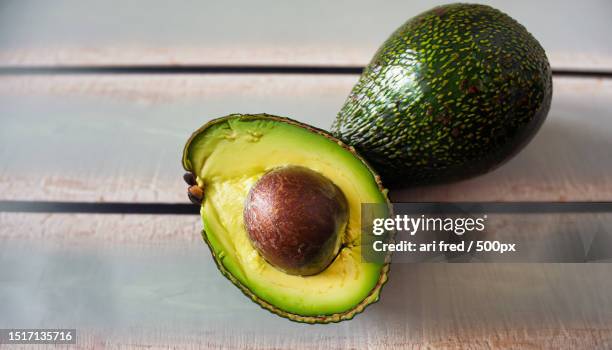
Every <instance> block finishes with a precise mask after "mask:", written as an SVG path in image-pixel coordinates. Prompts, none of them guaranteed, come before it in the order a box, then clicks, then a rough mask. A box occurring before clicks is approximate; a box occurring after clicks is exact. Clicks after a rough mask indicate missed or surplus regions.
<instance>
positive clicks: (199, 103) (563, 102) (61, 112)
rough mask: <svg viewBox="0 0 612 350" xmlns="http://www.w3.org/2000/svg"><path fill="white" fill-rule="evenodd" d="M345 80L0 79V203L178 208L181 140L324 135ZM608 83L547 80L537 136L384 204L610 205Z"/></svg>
mask: <svg viewBox="0 0 612 350" xmlns="http://www.w3.org/2000/svg"><path fill="white" fill-rule="evenodd" d="M356 79H357V77H353V76H340V77H339V76H291V75H289V76H285V75H283V76H279V75H262V76H260V75H248V76H227V75H220V76H191V75H175V76H147V75H145V76H50V77H27V78H24V77H16V76H15V77H14V76H4V77H0V115H1V116H2V121H1V123H2V128H0V157H1V158H2V162H1V163H0V199H3V200H8V199H15V200H17V199H19V200H74V201H96V202H105V201H128V202H184V201H185V200H186V198H185V187H184V184H183V182H182V180H181V176H182V173H183V171H182V167H181V165H180V156H181V152H182V147H183V145H184V142H185V140H186V139H187V137H188V135H189V134H190V133H191V132H192V131H193V130H195V129H196V128H197V127H199V126H200V125H202V124H203V123H205V122H206V121H208V120H210V119H212V118H215V117H219V116H223V115H226V114H229V113H234V112H241V113H260V112H267V113H271V114H278V115H283V116H288V117H292V118H294V119H298V120H300V121H303V122H306V123H309V124H312V125H315V126H317V127H321V128H327V127H329V125H331V122H332V120H333V118H334V116H335V113H336V112H337V111H338V110H339V109H340V106H341V105H342V103H343V102H344V99H345V97H346V96H347V95H348V92H349V91H350V88H351V86H352V85H353V83H354V82H355V80H356ZM611 100H612V82H611V81H610V80H605V79H602V80H599V79H575V78H555V81H554V96H553V106H552V109H551V112H550V114H549V116H548V120H547V121H546V123H545V124H544V126H543V128H542V130H541V131H540V132H539V134H538V135H537V136H536V137H535V139H534V140H533V141H532V142H531V143H530V144H529V145H528V146H527V147H526V148H525V149H524V150H523V151H522V152H521V153H520V154H519V155H518V156H517V157H515V158H514V159H512V160H511V161H510V162H508V163H507V164H505V165H503V166H502V167H501V168H499V169H498V170H495V171H493V172H492V173H489V174H487V175H484V176H481V177H478V178H474V179H471V180H467V181H463V182H459V183H454V184H449V185H439V186H429V187H420V188H408V189H404V190H394V191H392V192H391V197H392V199H393V200H395V201H530V200H540V201H547V200H548V201H566V200H567V201H572V200H586V201H588V200H599V201H606V200H612V177H611V176H610V174H611V173H612V154H611V153H610V152H609V150H610V149H612V141H610V137H609V135H610V133H611V132H612V109H610V101H611Z"/></svg>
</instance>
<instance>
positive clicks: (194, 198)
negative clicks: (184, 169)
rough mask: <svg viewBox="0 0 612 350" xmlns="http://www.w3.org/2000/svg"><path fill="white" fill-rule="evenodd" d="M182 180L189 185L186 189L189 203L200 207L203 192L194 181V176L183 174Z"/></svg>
mask: <svg viewBox="0 0 612 350" xmlns="http://www.w3.org/2000/svg"><path fill="white" fill-rule="evenodd" d="M183 180H185V182H186V183H187V185H189V187H188V188H187V197H189V200H190V201H191V203H193V204H196V205H202V200H203V199H204V191H203V190H202V188H201V187H200V186H198V183H197V181H196V178H195V175H194V174H193V173H192V172H188V173H185V175H183Z"/></svg>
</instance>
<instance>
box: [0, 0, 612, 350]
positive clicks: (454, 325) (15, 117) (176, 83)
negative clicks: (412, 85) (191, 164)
mask: <svg viewBox="0 0 612 350" xmlns="http://www.w3.org/2000/svg"><path fill="white" fill-rule="evenodd" d="M434 3H437V2H435V1H423V2H419V3H416V2H408V1H399V0H394V1H388V2H385V3H384V5H383V4H382V3H377V2H374V1H367V0H359V1H352V2H329V3H328V2H324V1H321V2H318V1H309V2H301V3H289V2H285V3H281V2H272V1H264V2H257V3H255V2H248V1H238V2H236V3H233V4H226V3H224V2H211V1H208V2H200V1H194V0H185V1H175V2H162V1H154V2H152V1H145V0H135V1H130V2H120V1H89V2H82V1H76V0H75V1H68V0H63V1H54V2H44V3H41V2H36V3H35V2H34V1H14V2H7V3H6V4H5V3H3V4H2V5H0V24H1V25H2V30H0V201H2V202H1V203H2V205H0V209H2V208H4V209H3V210H4V211H3V212H0V242H1V245H0V328H18V327H23V328H35V327H41V328H42V327H51V328H58V327H64V328H77V329H78V331H79V341H78V347H80V348H106V347H108V348H123V347H128V348H131V347H147V348H165V347H168V346H171V345H178V346H180V347H186V348H249V349H288V348H305V349H311V348H325V349H370V348H371V349H379V348H380V349H395V348H398V349H410V348H415V349H416V348H467V349H507V348H517V349H518V348H528V349H539V348H551V349H574V348H585V349H608V348H612V267H611V266H610V265H608V264H433V263H432V264H396V265H394V266H393V267H392V270H391V276H390V282H389V283H388V285H387V286H386V287H385V288H384V291H383V294H382V300H381V301H380V302H379V303H377V304H376V305H373V306H371V307H370V308H369V309H368V310H367V312H365V313H364V314H362V315H359V316H357V317H356V318H355V319H354V320H352V321H350V322H343V323H340V324H333V325H316V326H310V325H302V324H296V323H292V322H289V321H287V320H285V319H282V318H279V317H277V316H274V315H272V314H270V313H268V312H266V311H264V310H261V309H260V308H259V307H258V306H257V305H255V304H253V303H251V302H250V301H249V300H247V298H245V297H244V296H243V295H242V294H241V293H240V292H239V291H238V289H236V288H235V287H233V286H232V285H231V284H230V283H229V282H228V281H227V280H225V279H224V278H223V277H222V276H221V275H220V274H219V273H218V272H217V271H216V268H215V266H214V263H213V261H212V260H211V258H210V254H209V252H208V249H207V248H206V247H205V245H204V244H203V243H202V242H201V239H200V235H199V231H200V229H201V224H200V221H199V217H198V216H197V215H148V214H145V215H136V214H130V213H127V212H124V213H120V212H117V213H113V214H101V213H87V214H83V213H81V214H79V213H74V212H58V211H53V210H51V211H49V212H44V213H27V212H10V211H9V210H7V208H9V207H10V205H11V203H13V204H14V203H15V201H28V202H32V203H33V204H36V203H39V202H46V201H51V202H64V201H70V202H91V203H98V204H97V205H99V207H98V208H104V205H105V203H110V202H123V203H129V204H132V206H131V208H137V207H138V206H141V205H142V204H143V203H185V201H186V198H185V186H184V184H183V183H182V180H181V175H182V169H181V165H180V153H181V151H182V146H183V144H184V142H185V140H186V138H187V136H188V135H189V133H190V132H191V131H192V130H194V129H195V128H197V127H198V126H200V125H201V124H203V123H204V122H206V121H207V120H209V119H212V118H214V117H218V116H222V115H225V114H229V113H233V112H243V113H257V112H267V113H271V114H278V115H284V116H289V117H292V118H295V119H298V120H300V121H303V122H306V123H309V124H313V125H315V126H318V127H322V128H327V127H329V126H330V124H331V121H332V120H333V118H334V116H335V114H336V112H337V111H338V110H339V108H340V106H341V105H342V103H343V102H344V99H345V98H346V96H347V95H348V92H349V90H350V88H351V87H352V85H353V84H354V83H355V82H356V80H357V78H358V75H355V74H329V73H330V72H331V73H333V72H336V73H342V71H341V70H338V69H335V68H333V69H331V71H328V74H296V73H295V72H294V73H293V74H290V72H289V73H287V70H286V69H285V70H284V73H283V68H282V67H286V66H319V67H320V66H324V67H338V66H341V67H349V68H350V67H360V66H362V65H364V64H366V63H367V62H368V60H369V58H370V57H371V55H372V54H373V52H374V51H375V49H376V48H377V46H378V45H379V44H380V43H381V42H382V41H383V40H384V39H385V38H386V37H387V36H388V34H389V33H390V32H391V31H392V30H393V29H395V28H396V27H397V26H399V25H400V24H401V23H402V22H403V21H405V20H406V19H407V18H409V17H411V16H413V15H415V14H417V13H419V12H420V11H422V10H425V9H428V8H430V7H432V6H433V5H434ZM491 4H492V5H493V6H495V7H498V8H500V9H503V10H504V11H506V12H507V13H509V14H511V15H512V16H513V17H515V18H516V19H517V20H519V21H520V22H521V23H523V24H524V25H525V26H526V27H527V28H529V30H530V31H531V32H532V33H533V34H534V35H535V36H536V37H537V38H538V39H539V40H540V41H541V43H542V44H543V46H544V47H545V48H546V50H547V53H548V55H549V58H550V61H551V64H552V66H553V68H554V70H555V72H556V73H557V74H556V75H555V77H554V98H553V106H552V110H551V112H550V114H549V117H548V120H547V122H546V123H545V125H544V126H543V128H542V130H541V132H540V133H539V134H538V135H537V137H536V138H535V139H534V140H533V142H531V143H530V144H529V146H528V147H527V148H526V149H525V150H524V151H523V152H521V153H520V154H519V155H518V156H517V157H516V158H514V159H513V160H512V161H510V162H509V163H508V164H506V165H504V166H503V167H502V168H500V169H498V170H496V171H494V172H492V173H490V174H487V175H484V176H481V177H479V178H476V179H472V180H467V181H463V182H460V183H455V184H450V185H440V186H430V187H423V188H413V189H405V190H398V191H394V192H392V193H391V197H392V199H393V200H395V201H554V202H556V201H610V200H612V175H611V174H612V80H611V79H610V77H611V76H612V73H611V72H612V45H611V44H610V40H609V36H610V28H609V16H610V14H611V13H612V3H610V2H609V1H605V0H602V1H584V2H576V1H542V2H537V3H534V2H532V1H514V2H506V1H504V2H502V1H493V2H491ZM179 65H182V66H183V67H184V68H177V67H178V66H179ZM219 65H229V66H234V67H250V66H253V65H257V66H264V67H281V68H280V71H281V72H277V73H276V74H268V73H265V70H264V72H263V73H262V71H260V72H259V73H257V72H253V71H250V72H249V73H244V72H243V74H236V73H235V72H234V73H231V72H228V71H227V70H226V71H225V73H222V74H211V71H214V69H211V68H210V67H212V66H219ZM58 66H61V67H64V68H63V69H64V70H63V71H61V72H53V71H52V70H51V71H50V70H49V67H51V68H53V67H58ZM143 67H144V68H143ZM207 67H208V68H207ZM275 69H276V68H275ZM334 69H335V70H334ZM349 70H350V69H349ZM100 210H102V209H100ZM610 215H612V214H610ZM609 217H610V216H608V218H609ZM0 347H2V346H1V345H0Z"/></svg>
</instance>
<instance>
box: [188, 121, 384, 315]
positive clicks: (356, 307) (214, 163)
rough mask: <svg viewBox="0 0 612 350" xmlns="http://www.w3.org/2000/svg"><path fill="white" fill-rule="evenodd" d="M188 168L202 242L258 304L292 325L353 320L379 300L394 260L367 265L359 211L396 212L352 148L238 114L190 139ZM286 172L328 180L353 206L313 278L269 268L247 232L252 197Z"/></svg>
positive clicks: (299, 127) (296, 126) (293, 126)
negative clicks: (374, 206) (336, 244)
mask: <svg viewBox="0 0 612 350" xmlns="http://www.w3.org/2000/svg"><path fill="white" fill-rule="evenodd" d="M183 166H184V168H185V169H186V170H187V171H188V172H191V173H192V174H193V175H194V176H195V181H196V182H197V184H195V186H197V188H198V192H199V191H200V190H201V193H199V195H200V196H201V200H202V202H201V211H200V212H201V216H202V221H203V224H204V231H203V238H204V240H205V241H206V243H207V244H208V246H209V248H210V250H211V252H212V255H213V258H214V260H215V262H216V264H217V266H218V268H219V270H220V271H221V273H222V274H223V275H225V276H226V277H227V278H228V279H229V280H230V281H231V282H232V283H233V284H235V285H236V286H237V287H238V288H240V290H242V292H244V294H246V295H247V296H248V297H249V298H251V299H252V300H253V301H255V302H256V303H258V304H259V305H261V306H262V307H264V308H266V309H268V310H270V311H271V312H273V313H275V314H277V315H280V316H283V317H286V318H288V319H291V320H293V321H299V322H307V323H328V322H338V321H341V320H347V319H351V318H352V317H353V316H354V315H355V314H357V313H359V312H361V311H363V310H364V308H365V307H366V306H367V305H369V304H371V303H373V302H375V301H377V300H378V298H379V294H380V290H381V287H382V285H383V284H384V283H385V281H386V280H387V273H388V270H389V260H388V259H385V260H384V261H381V262H366V261H364V260H363V259H362V256H361V249H362V248H361V244H362V232H361V227H360V221H361V217H360V216H361V214H360V210H361V204H362V203H378V204H383V205H382V207H384V208H389V211H388V212H386V214H388V215H390V210H391V209H390V205H389V201H388V199H387V191H386V190H385V189H384V188H383V187H382V184H381V182H380V178H379V177H378V176H377V175H376V174H375V173H374V172H373V171H372V169H371V168H370V167H369V166H368V165H367V164H366V163H365V162H364V160H363V159H362V158H361V157H360V156H359V155H357V154H356V153H355V150H354V149H353V148H352V147H349V146H347V145H345V144H344V143H342V142H341V141H339V140H338V139H336V138H334V137H333V136H331V135H329V134H328V133H327V132H325V131H322V130H319V129H316V128H314V127H311V126H308V125H305V124H302V123H299V122H297V121H294V120H291V119H287V118H282V117H276V116H271V115H266V114H258V115H240V114H233V115H229V116H226V117H223V118H219V119H215V120H213V121H211V122H209V123H207V124H206V125H204V126H203V127H202V128H200V129H199V130H197V131H196V132H195V133H194V134H193V135H192V136H191V138H190V139H189V140H188V141H187V144H186V145H185V149H184V153H183ZM287 166H299V167H302V168H307V169H310V170H312V171H314V172H316V173H318V174H321V175H322V176H324V177H325V178H327V179H329V180H330V181H331V182H332V183H333V184H334V185H335V186H337V188H339V189H340V191H342V193H343V195H344V197H345V198H346V203H347V206H348V221H347V223H346V228H345V229H344V230H343V232H342V233H341V235H342V237H341V245H340V248H339V251H338V253H337V255H336V256H335V258H334V259H333V260H332V262H331V263H330V264H329V265H328V266H327V267H326V268H325V269H324V270H323V271H321V272H319V273H316V274H314V275H309V276H300V275H294V274H289V273H286V272H283V271H282V269H278V268H277V267H275V266H273V265H271V264H270V263H268V262H267V261H266V259H265V258H264V257H263V256H262V255H261V254H260V253H259V252H258V250H257V249H256V248H255V247H254V245H253V243H252V242H251V240H250V239H249V235H248V233H247V229H246V228H245V223H244V218H243V211H244V208H245V202H246V199H247V197H248V195H249V192H250V190H251V189H252V188H253V186H254V185H255V184H256V183H257V182H258V180H259V179H261V178H262V176H264V175H265V174H267V173H269V172H271V171H273V170H275V169H279V168H283V167H287ZM365 240H366V239H365V237H364V239H363V241H365Z"/></svg>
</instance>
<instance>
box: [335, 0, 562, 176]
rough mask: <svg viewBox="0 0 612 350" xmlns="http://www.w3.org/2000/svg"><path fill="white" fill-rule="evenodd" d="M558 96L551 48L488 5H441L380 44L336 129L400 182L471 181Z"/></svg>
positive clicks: (506, 153)
mask: <svg viewBox="0 0 612 350" xmlns="http://www.w3.org/2000/svg"><path fill="white" fill-rule="evenodd" d="M551 98H552V77H551V69H550V65H549V63H548V59H547V58H546V54H545V52H544V49H543V48H542V47H541V46H540V44H539V43H538V42H537V40H536V39H535V38H534V37H533V36H532V35H531V34H530V33H529V32H527V30H526V29H525V28H524V27H523V26H522V25H521V24H519V23H518V22H516V21H515V20H514V19H512V18H511V17H509V16H508V15H506V14H504V13H502V12H500V11H498V10H496V9H494V8H492V7H489V6H486V5H473V4H452V5H445V6H440V7H436V8H434V9H432V10H429V11H427V12H424V13H422V14H420V15H418V16H416V17H414V18H412V19H410V20H409V21H408V22H406V23H405V24H404V25H402V26H401V27H400V28H399V29H397V30H396V31H395V32H394V33H393V34H392V35H391V37H389V39H387V41H386V42H385V43H384V44H383V45H382V47H381V48H380V49H379V50H378V51H377V53H376V54H375V56H374V58H373V59H372V61H371V62H370V64H369V65H368V66H367V67H366V69H365V70H364V72H363V74H362V76H361V78H360V79H359V81H358V83H357V84H356V85H355V87H354V88H353V90H352V92H351V94H350V95H349V97H348V99H347V100H346V102H345V104H344V106H343V107H342V109H341V111H340V112H339V114H338V116H337V118H336V120H335V122H334V124H333V126H332V133H333V134H334V135H335V136H336V137H338V138H340V139H342V140H343V141H345V142H346V143H348V144H350V145H353V146H354V147H355V148H356V149H357V151H358V152H359V153H360V154H362V155H363V156H364V157H365V158H366V159H367V160H368V161H369V162H370V163H371V164H372V165H373V166H374V168H375V169H377V170H378V172H379V173H380V174H381V176H382V178H383V181H384V182H385V183H386V184H387V185H389V184H392V185H395V186H398V187H404V186H410V185H418V184H432V183H440V182H448V181H453V180H459V179H465V178H468V177H471V176H475V175H479V174H482V173H485V172H487V171H490V170H492V169H494V168H496V167H498V166H499V165H501V164H502V163H504V162H505V161H507V160H508V159H510V158H511V157H512V156H513V155H515V154H516V153H518V152H519V151H520V150H521V149H522V148H523V147H524V146H525V145H526V144H527V143H528V142H529V141H530V140H531V138H532V137H533V136H534V135H535V133H536V132H537V131H538V129H539V128H540V126H541V125H542V123H543V122H544V120H545V118H546V115H547V113H548V110H549V108H550V103H551Z"/></svg>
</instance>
